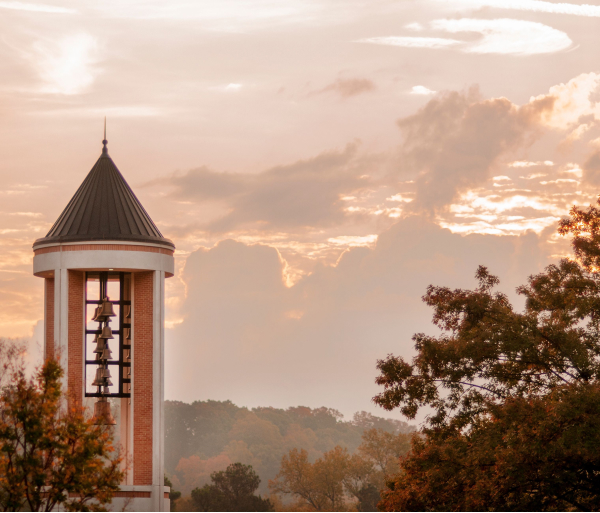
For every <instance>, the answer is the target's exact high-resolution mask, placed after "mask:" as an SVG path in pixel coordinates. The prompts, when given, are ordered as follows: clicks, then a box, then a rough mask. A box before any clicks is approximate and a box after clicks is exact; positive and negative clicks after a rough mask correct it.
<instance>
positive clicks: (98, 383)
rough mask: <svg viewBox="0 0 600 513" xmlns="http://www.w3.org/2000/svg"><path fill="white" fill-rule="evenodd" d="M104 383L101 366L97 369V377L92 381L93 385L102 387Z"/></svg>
mask: <svg viewBox="0 0 600 513" xmlns="http://www.w3.org/2000/svg"><path fill="white" fill-rule="evenodd" d="M103 384H104V376H103V375H102V369H101V368H100V367H99V368H97V369H96V377H95V378H94V381H93V383H92V386H93V387H101V386H102V385H103Z"/></svg>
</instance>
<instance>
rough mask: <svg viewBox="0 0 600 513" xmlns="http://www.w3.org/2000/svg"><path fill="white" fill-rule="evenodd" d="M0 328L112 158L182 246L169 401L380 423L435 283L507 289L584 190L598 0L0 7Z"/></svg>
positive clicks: (12, 329) (426, 316) (37, 316)
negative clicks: (383, 374)
mask: <svg viewBox="0 0 600 513" xmlns="http://www.w3.org/2000/svg"><path fill="white" fill-rule="evenodd" d="M0 34H1V37H0V75H1V77H2V81H1V82H0V130H1V139H2V142H1V144H0V173H1V177H2V187H1V188H0V199H1V203H0V216H1V221H2V222H1V224H0V238H1V240H0V255H1V258H0V280H1V281H0V287H1V292H2V294H1V296H0V336H4V337H25V338H29V339H30V340H31V346H30V347H31V358H32V360H35V358H36V357H37V355H38V354H39V351H37V350H36V344H38V343H39V342H41V335H40V334H41V333H42V331H41V330H42V327H41V322H42V316H43V312H42V306H43V298H42V292H43V280H41V279H39V278H35V277H33V275H32V257H33V252H32V249H31V245H32V243H33V241H34V240H35V239H36V238H39V237H43V236H44V235H45V234H46V233H47V231H48V229H49V228H50V226H51V225H52V224H53V222H54V221H55V220H56V218H57V217H58V215H59V214H60V213H61V211H62V209H63V208H64V207H65V206H66V204H67V202H68V201H69V199H70V198H71V196H72V195H73V193H74V192H75V190H76V189H77V187H78V186H79V184H80V183H81V182H82V181H83V179H84V177H85V176H86V174H87V173H88V172H89V170H90V169H91V167H92V166H93V164H94V163H95V161H96V159H97V158H98V157H99V155H100V151H101V140H102V125H103V120H104V116H106V117H107V120H108V121H107V123H108V141H109V143H108V149H109V153H110V155H111V157H112V158H113V160H114V161H115V163H116V165H117V166H118V167H119V169H120V171H121V172H122V173H123V175H124V176H125V178H126V179H127V181H128V182H129V184H130V185H131V187H132V188H133V189H134V191H135V192H136V194H137V196H138V197H139V199H140V200H141V202H142V204H143V205H144V206H145V208H146V210H147V211H148V212H149V214H150V215H151V217H152V218H153V220H154V221H155V222H156V224H157V225H158V227H159V228H160V230H161V231H162V233H163V235H165V236H166V237H168V238H170V239H172V240H173V241H174V243H175V245H176V247H177V251H176V265H177V275H176V276H175V277H174V278H172V279H170V280H169V281H168V289H167V334H166V337H167V345H166V353H167V354H166V370H167V381H166V396H167V398H168V399H179V400H183V401H192V400H196V399H202V400H205V399H217V400H225V399H231V400H232V401H233V402H235V403H236V404H238V405H240V406H258V405H262V406H276V407H288V406H293V405H306V406H311V407H317V406H323V405H324V406H328V407H332V408H337V409H339V410H340V411H341V412H342V413H344V414H345V415H346V416H347V417H348V416H351V415H352V413H353V412H355V411H358V410H368V411H371V412H372V413H374V414H377V415H383V416H389V415H391V416H395V417H397V418H400V417H399V415H398V414H387V413H385V412H384V411H383V410H381V409H379V408H377V407H376V406H374V405H373V404H372V403H371V398H372V396H373V395H375V394H376V393H377V392H378V388H377V386H376V385H375V384H374V378H375V376H376V374H377V373H376V368H375V365H376V360H377V359H378V358H384V357H385V356H386V355H387V354H388V353H394V354H399V355H403V356H407V357H410V356H411V355H412V354H413V343H412V341H411V336H412V334H413V333H415V332H421V331H424V332H430V333H433V332H434V331H433V328H432V326H431V324H430V319H431V312H430V311H429V310H428V308H427V307H426V306H425V305H423V304H422V302H421V300H420V297H421V296H422V295H423V293H424V292H425V288H426V286H427V285H428V284H430V283H433V284H438V285H448V286H453V287H472V286H473V285H474V273H475V270H476V268H477V266H478V265H479V264H484V265H487V266H488V267H489V268H490V270H491V271H492V272H493V273H495V274H498V275H499V276H500V279H501V286H500V287H501V288H502V290H504V291H505V292H507V293H509V294H510V295H511V298H512V299H514V300H515V301H516V303H517V305H519V307H520V306H521V305H522V303H521V302H519V300H518V299H517V298H516V296H515V294H514V289H515V287H516V286H517V285H518V284H520V283H522V282H523V281H524V280H525V279H526V277H527V276H528V275H529V274H531V273H534V272H537V271H539V270H541V269H542V268H543V267H544V266H545V265H547V264H549V263H551V262H552V261H556V260H557V259H558V258H560V257H561V256H564V255H567V254H568V251H569V246H568V241H565V240H563V239H561V238H560V237H558V236H557V235H556V224H557V221H558V220H559V219H560V218H561V216H564V215H565V214H567V212H568V210H569V208H570V207H571V206H572V205H573V204H577V205H588V204H590V203H591V202H593V201H595V198H596V196H597V195H598V193H599V192H600V61H599V60H598V48H600V2H597V3H596V4H581V3H574V2H573V3H564V2H563V3H558V2H550V1H543V0H397V1H388V0H218V1H214V0H212V1H209V0H195V1H184V0H170V1H169V2H164V1H158V0H154V1H147V0H128V1H122V0H120V1H116V0H105V1H104V2H90V1H87V0H78V1H59V0H57V1H53V2H52V3H28V2H21V1H11V0H7V1H0Z"/></svg>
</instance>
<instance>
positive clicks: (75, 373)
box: [67, 271, 84, 404]
mask: <svg viewBox="0 0 600 513" xmlns="http://www.w3.org/2000/svg"><path fill="white" fill-rule="evenodd" d="M83 287H84V274H83V273H82V272H78V271H69V310H68V318H69V327H68V329H69V332H68V336H69V363H68V378H67V387H68V390H69V399H70V400H73V401H75V402H77V403H79V404H81V401H82V399H83V352H84V339H83V333H84V331H83V330H84V318H83V316H84V303H83V301H84V293H83Z"/></svg>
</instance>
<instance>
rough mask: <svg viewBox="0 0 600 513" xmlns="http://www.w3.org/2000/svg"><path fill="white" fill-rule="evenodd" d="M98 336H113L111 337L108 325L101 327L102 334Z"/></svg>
mask: <svg viewBox="0 0 600 513" xmlns="http://www.w3.org/2000/svg"><path fill="white" fill-rule="evenodd" d="M100 338H115V337H113V334H112V329H110V326H104V328H102V334H101V335H100Z"/></svg>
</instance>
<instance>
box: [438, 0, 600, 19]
mask: <svg viewBox="0 0 600 513" xmlns="http://www.w3.org/2000/svg"><path fill="white" fill-rule="evenodd" d="M438 2H440V3H445V4H450V3H451V4H452V8H453V9H456V8H457V2H456V1H452V2H449V1H448V0H438ZM458 4H459V5H461V4H462V6H465V7H471V8H478V7H495V8H498V9H512V10H518V11H531V12H541V13H551V14H570V15H574V16H586V17H591V18H598V17H600V6H599V5H590V4H572V3H566V2H557V3H555V2H545V1H542V0H459V2H458Z"/></svg>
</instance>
